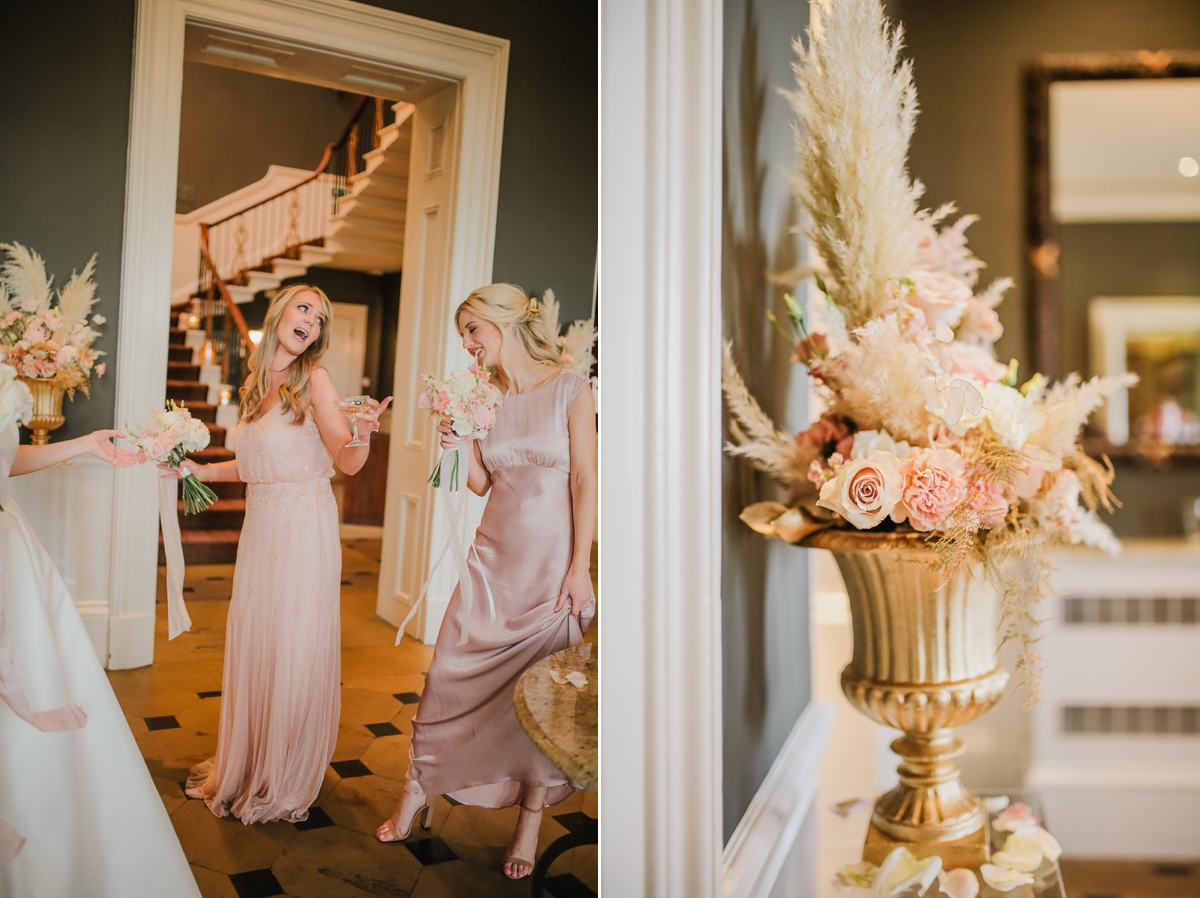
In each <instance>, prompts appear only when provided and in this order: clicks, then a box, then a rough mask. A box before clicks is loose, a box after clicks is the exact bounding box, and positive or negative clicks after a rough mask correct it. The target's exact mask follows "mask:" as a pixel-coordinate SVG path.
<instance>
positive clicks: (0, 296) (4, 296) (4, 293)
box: [0, 283, 13, 315]
mask: <svg viewBox="0 0 1200 898" xmlns="http://www.w3.org/2000/svg"><path fill="white" fill-rule="evenodd" d="M12 310H13V307H12V303H10V302H9V301H8V290H7V289H6V288H5V286H4V284H3V283H0V315H7V314H8V313H9V312H11V311H12Z"/></svg>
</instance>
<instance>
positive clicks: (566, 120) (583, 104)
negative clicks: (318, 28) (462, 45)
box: [366, 0, 599, 321]
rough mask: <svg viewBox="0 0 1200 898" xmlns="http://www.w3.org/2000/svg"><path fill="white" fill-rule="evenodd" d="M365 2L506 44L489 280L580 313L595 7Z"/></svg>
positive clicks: (590, 233)
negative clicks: (548, 296)
mask: <svg viewBox="0 0 1200 898" xmlns="http://www.w3.org/2000/svg"><path fill="white" fill-rule="evenodd" d="M366 2H367V3H368V4H369V5H371V6H379V7H384V8H386V9H393V10H396V11H398V12H403V13H407V14H408V15H412V16H420V17H421V18H424V19H432V20H433V21H435V22H444V23H445V24H447V25H457V26H458V27H460V28H469V29H470V30H472V31H479V32H482V33H484V34H491V35H494V36H496V37H503V38H507V39H508V40H509V41H511V42H512V45H511V48H510V56H509V64H508V97H507V99H506V103H505V111H504V147H503V150H502V159H501V167H500V198H499V209H498V211H497V216H496V263H495V267H494V269H493V272H492V277H493V279H494V280H496V281H508V282H511V283H515V284H520V285H521V286H522V287H524V288H525V290H526V292H529V293H536V294H537V295H538V296H541V294H542V291H544V290H545V289H546V288H548V287H549V288H552V289H553V290H554V293H555V295H556V296H557V297H558V300H559V302H560V303H561V304H562V318H563V320H564V321H570V320H572V319H575V318H585V317H587V315H588V314H589V313H590V311H591V307H592V284H593V282H594V279H595V269H596V239H597V214H598V212H599V206H598V202H597V197H598V180H597V178H598V176H599V165H598V155H597V146H598V144H597V141H598V140H599V131H598V129H597V115H598V109H597V90H598V79H597V68H596V66H597V61H598V60H597V41H598V34H597V26H596V5H595V4H594V3H592V4H589V3H563V2H561V0H523V2H520V3H514V2H503V3H497V2H488V0H366ZM463 298H464V299H465V298H466V297H463Z"/></svg>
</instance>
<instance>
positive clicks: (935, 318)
mask: <svg viewBox="0 0 1200 898" xmlns="http://www.w3.org/2000/svg"><path fill="white" fill-rule="evenodd" d="M911 278H912V281H913V292H912V293H911V294H910V295H909V296H907V297H905V301H906V302H907V303H908V304H909V305H913V306H916V307H917V308H918V309H920V310H921V311H922V312H924V313H925V320H926V321H928V322H929V325H930V326H931V327H932V326H934V325H935V324H937V322H939V321H944V322H946V323H947V324H948V325H950V326H951V327H954V326H955V325H956V324H958V323H959V322H960V321H961V320H962V316H963V312H965V311H966V309H967V302H968V300H970V298H971V288H970V287H968V286H967V285H966V284H964V283H963V282H962V281H960V280H959V279H958V278H956V277H953V276H951V275H949V274H946V273H945V272H944V271H914V272H913V273H912V275H911Z"/></svg>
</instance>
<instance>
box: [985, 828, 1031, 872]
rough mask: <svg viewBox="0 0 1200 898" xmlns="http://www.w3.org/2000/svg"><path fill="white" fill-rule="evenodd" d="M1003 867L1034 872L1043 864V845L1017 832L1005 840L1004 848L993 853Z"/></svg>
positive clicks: (993, 857)
mask: <svg viewBox="0 0 1200 898" xmlns="http://www.w3.org/2000/svg"><path fill="white" fill-rule="evenodd" d="M992 860H994V861H995V862H996V863H997V864H999V865H1000V866H1001V867H1008V869H1010V870H1020V871H1021V872H1022V873H1032V872H1033V871H1035V870H1036V869H1037V868H1038V867H1040V866H1041V865H1042V846H1041V844H1040V843H1039V842H1038V841H1037V840H1035V839H1027V838H1024V837H1023V836H1018V835H1016V834H1015V833H1014V834H1013V835H1011V836H1009V837H1008V838H1007V839H1005V840H1004V849H1003V850H1002V851H997V852H996V853H995V854H993V855H992Z"/></svg>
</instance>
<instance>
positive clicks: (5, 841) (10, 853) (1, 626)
mask: <svg viewBox="0 0 1200 898" xmlns="http://www.w3.org/2000/svg"><path fill="white" fill-rule="evenodd" d="M8 470H9V465H8V457H7V456H5V455H3V454H2V453H0V489H3V486H4V484H6V483H7V482H8ZM0 557H2V556H0ZM0 699H3V701H4V704H6V705H8V707H9V708H11V709H12V712H13V713H14V714H16V715H17V716H18V717H20V718H21V719H22V720H23V721H25V722H26V723H29V724H32V725H33V726H35V727H37V728H38V729H39V730H41V731H42V732H43V733H55V732H60V731H62V730H77V729H79V728H80V727H82V726H83V725H84V724H86V723H87V715H86V714H84V713H83V709H82V708H80V707H79V706H78V705H63V706H62V707H61V708H53V709H51V710H49V711H33V710H31V709H30V707H29V699H27V698H26V697H25V689H24V687H23V686H21V677H20V675H19V674H18V673H17V665H16V663H15V662H14V661H13V656H12V647H11V646H10V645H9V644H8V627H7V626H6V625H5V622H4V570H3V565H2V563H0ZM24 844H25V837H24V836H22V835H21V834H20V833H19V832H17V830H16V827H14V826H13V825H12V824H11V823H9V822H8V820H6V819H5V818H4V817H3V816H0V857H2V858H4V860H6V861H11V860H12V859H13V858H15V857H16V856H17V853H18V852H19V851H20V850H21V847H22V846H23V845H24Z"/></svg>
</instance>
